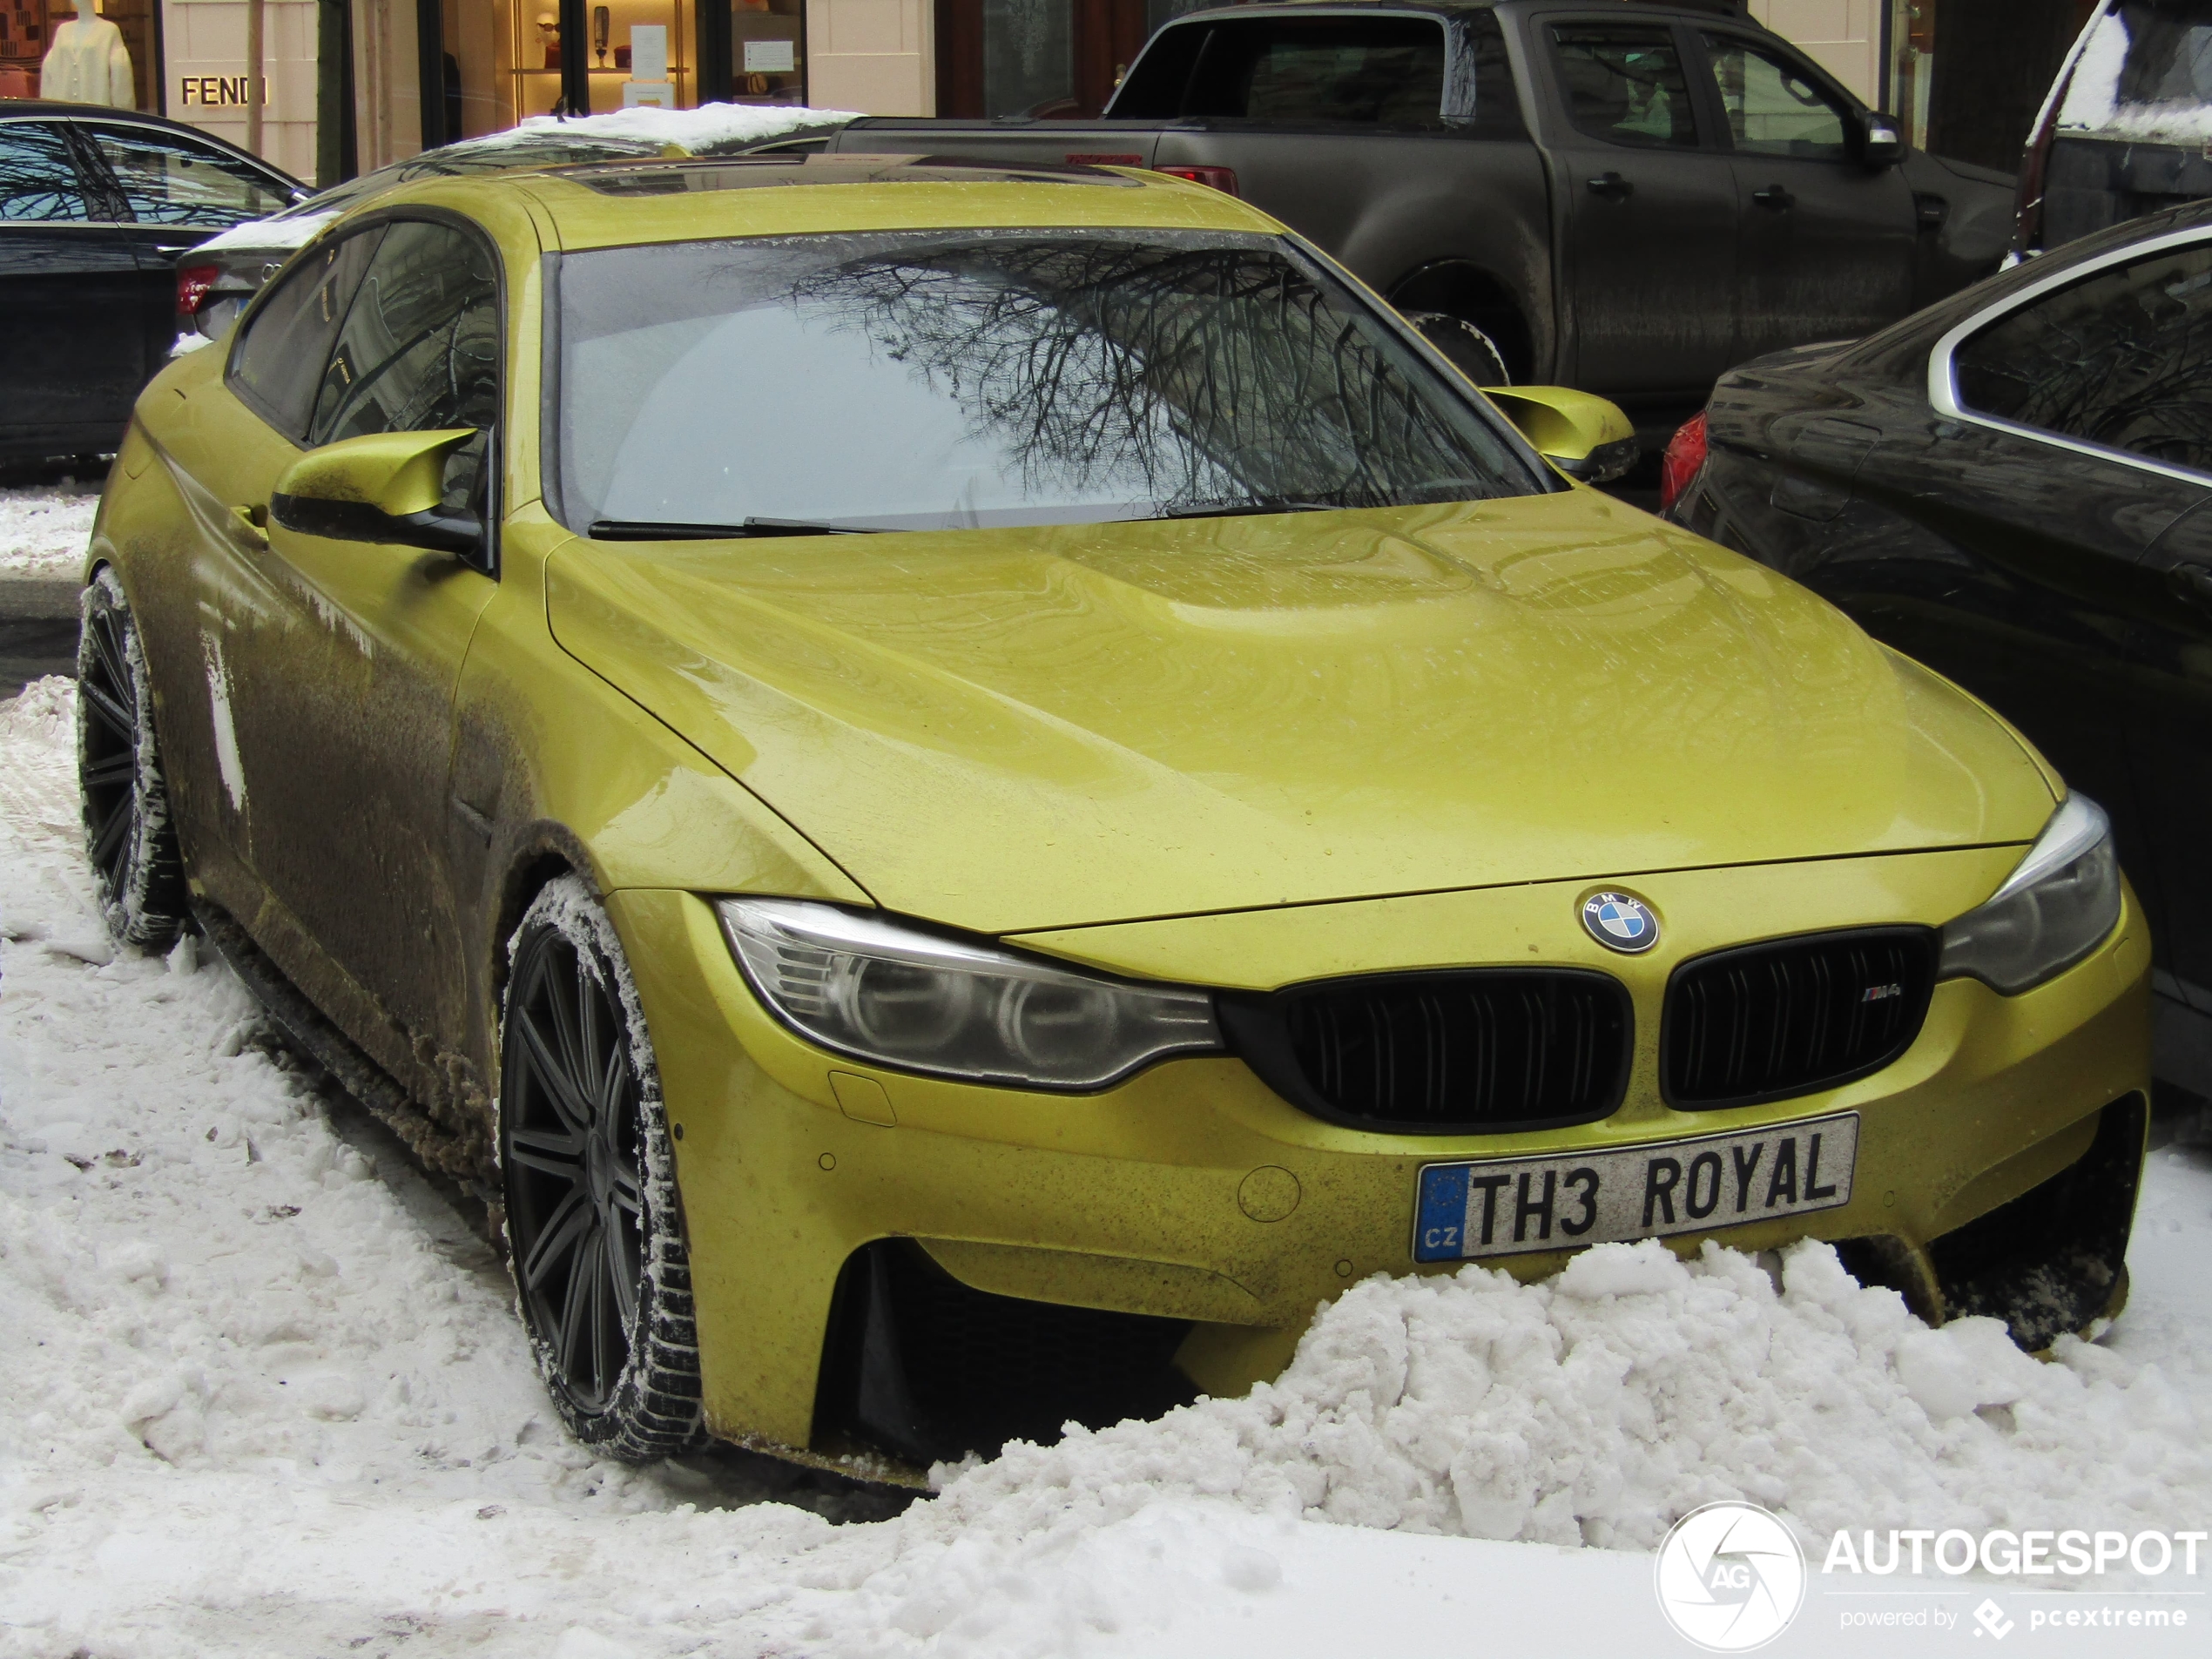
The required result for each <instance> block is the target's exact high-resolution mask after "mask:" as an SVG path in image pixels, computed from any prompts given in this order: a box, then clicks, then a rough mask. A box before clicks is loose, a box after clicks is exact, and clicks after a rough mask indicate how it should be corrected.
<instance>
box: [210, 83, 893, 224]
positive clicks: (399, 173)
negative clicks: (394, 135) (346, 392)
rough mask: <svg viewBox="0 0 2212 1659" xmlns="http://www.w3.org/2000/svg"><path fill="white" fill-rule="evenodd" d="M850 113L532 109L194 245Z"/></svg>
mask: <svg viewBox="0 0 2212 1659" xmlns="http://www.w3.org/2000/svg"><path fill="white" fill-rule="evenodd" d="M854 118H855V117H854V116H853V112H852V111H848V110H816V109H809V108H806V106H804V105H791V104H780V105H759V104H705V105H700V106H699V107H698V109H696V110H661V109H654V108H651V107H650V106H643V107H640V108H637V109H634V110H613V111H609V112H608V113H606V114H604V115H590V116H584V117H582V118H578V119H576V120H567V119H563V118H559V117H556V116H550V115H534V116H531V117H529V118H527V119H526V120H524V121H523V123H522V124H521V125H519V126H513V127H509V128H508V129H507V130H506V131H505V132H488V133H486V134H485V135H484V136H483V137H482V138H463V139H462V140H461V141H460V142H458V143H456V144H449V145H443V146H442V147H440V148H438V149H435V150H426V151H424V152H421V154H419V155H415V156H409V157H408V158H406V159H405V160H402V161H396V162H394V163H393V164H392V165H389V166H387V167H379V168H377V169H376V170H375V171H374V172H367V173H363V174H361V177H359V178H358V179H347V181H346V182H345V183H343V184H339V185H332V186H331V187H330V188H329V189H327V190H325V191H320V192H317V193H316V194H314V195H313V196H310V197H309V198H308V199H307V200H306V201H304V202H300V203H299V204H298V205H297V206H292V207H288V208H287V209H285V211H284V212H280V213H273V214H271V215H270V216H269V217H268V218H266V219H248V220H247V221H246V223H244V224H242V225H234V226H232V227H231V228H230V229H229V230H226V231H225V232H223V233H221V234H220V235H219V236H213V237H210V238H209V239H207V240H206V241H205V242H203V243H201V244H200V246H199V252H201V253H221V252H222V251H224V250H225V249H226V248H257V249H270V250H274V249H280V248H281V249H285V250H287V251H288V250H290V249H293V248H300V247H305V246H307V244H308V243H309V242H311V241H313V240H314V239H315V236H316V234H317V233H319V232H320V230H321V229H322V227H323V226H326V225H327V224H329V223H330V221H331V220H332V219H335V218H337V217H338V215H339V214H340V213H341V212H344V211H345V210H346V209H347V208H348V207H350V206H353V205H354V203H355V202H356V201H360V200H362V199H365V198H367V197H369V196H372V195H374V194H375V193H376V192H378V191H380V190H383V189H386V188H388V187H389V186H391V185H401V184H407V183H409V182H411V181H413V180H414V179H418V178H427V177H435V176H438V175H443V174H455V173H469V172H493V171H495V170H496V169H498V168H501V167H507V166H530V165H562V164H563V163H569V162H579V161H611V160H616V159H618V158H621V157H624V156H634V155H652V154H655V153H657V152H660V151H663V150H665V149H667V148H669V147H671V146H674V147H677V148H680V149H682V150H684V151H685V152H688V153H690V154H692V155H702V154H708V153H711V152H718V151H719V152H728V151H730V150H733V149H736V148H738V147H740V146H742V145H751V144H765V143H767V142H768V141H770V140H772V139H774V138H783V137H785V136H786V135H787V134H790V133H794V132H806V131H810V130H814V129H819V128H826V127H831V126H835V125H839V124H840V123H842V122H846V121H850V120H853V119H854Z"/></svg>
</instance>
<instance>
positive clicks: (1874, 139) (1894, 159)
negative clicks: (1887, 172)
mask: <svg viewBox="0 0 2212 1659" xmlns="http://www.w3.org/2000/svg"><path fill="white" fill-rule="evenodd" d="M1858 158H1859V159H1860V160H1861V161H1863V162H1865V164H1866V165H1868V166H1870V167H1894V166H1895V165H1897V164H1898V162H1900V161H1902V160H1904V159H1905V140H1904V139H1903V138H1899V137H1898V131H1897V129H1896V128H1895V127H1893V126H1892V125H1890V124H1889V120H1888V118H1886V117H1885V116H1879V115H1870V116H1868V117H1867V118H1866V132H1865V136H1864V137H1863V138H1861V139H1860V140H1859V145H1858Z"/></svg>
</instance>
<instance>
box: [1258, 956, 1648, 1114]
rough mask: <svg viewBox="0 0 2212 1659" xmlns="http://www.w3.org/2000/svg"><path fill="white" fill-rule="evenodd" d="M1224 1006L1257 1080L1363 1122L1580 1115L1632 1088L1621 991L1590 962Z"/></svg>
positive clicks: (1290, 1097)
mask: <svg viewBox="0 0 2212 1659" xmlns="http://www.w3.org/2000/svg"><path fill="white" fill-rule="evenodd" d="M1219 1001H1220V1008H1221V1021H1222V1027H1223V1029H1224V1032H1225V1033H1226V1034H1227V1035H1228V1036H1229V1039H1230V1042H1231V1045H1232V1046H1233V1047H1234V1048H1235V1049H1236V1051H1237V1053H1238V1055H1239V1056H1240V1057H1242V1059H1243V1060H1244V1062H1245V1063H1246V1064H1247V1065H1249V1066H1250V1067H1251V1069H1253V1070H1254V1071H1256V1072H1258V1074H1259V1076H1260V1078H1261V1079H1262V1081H1264V1082H1266V1083H1267V1085H1268V1086H1269V1087H1270V1088H1271V1089H1274V1090H1275V1092H1276V1093H1278V1094H1279V1095H1281V1096H1283V1097H1284V1098H1285V1100H1287V1101H1289V1102H1290V1103H1291V1104H1292V1105H1294V1106H1298V1107H1301V1108H1303V1109H1305V1110H1307V1111H1309V1112H1312V1113H1313V1114H1314V1115H1315V1116H1318V1117H1324V1118H1327V1119H1329V1120H1330V1121H1331V1122H1332V1123H1348V1124H1352V1125H1354V1126H1356V1127H1358V1128H1360V1129H1372V1130H1387V1131H1390V1132H1393V1133H1396V1134H1404V1135H1442V1134H1452V1133H1461V1132H1467V1131H1475V1132H1500V1131H1503V1130H1518V1129H1530V1128H1536V1127H1540V1126H1546V1125H1551V1124H1558V1123H1588V1122H1590V1121H1591V1120H1592V1119H1595V1118H1600V1117H1603V1116H1607V1115H1608V1114H1609V1113H1611V1112H1612V1111H1613V1110H1614V1109H1615V1107H1617V1106H1619V1105H1620V1103H1621V1096H1622V1093H1623V1092H1624V1091H1625V1090H1626V1089H1627V1087H1628V1080H1629V1047H1630V1043H1629V1033H1630V1031H1631V1029H1632V1028H1633V1022H1632V1020H1631V1017H1630V1015H1629V996H1628V992H1627V990H1626V989H1625V988H1623V987H1622V984H1621V982H1620V981H1618V980H1615V979H1614V978H1613V977H1611V976H1610V975H1609V974H1598V973H1592V972H1590V971H1588V970H1587V969H1580V968H1527V969H1524V968H1460V969H1453V970H1448V971H1442V972H1438V973H1430V974H1386V975H1381V976H1378V977H1375V978H1371V979H1357V980H1327V981H1320V982H1318V983H1316V984H1312V985H1296V986H1291V987H1290V988H1287V989H1285V990H1280V991H1275V992H1271V993H1269V994H1267V995H1223V996H1222V997H1221V998H1220V999H1219Z"/></svg>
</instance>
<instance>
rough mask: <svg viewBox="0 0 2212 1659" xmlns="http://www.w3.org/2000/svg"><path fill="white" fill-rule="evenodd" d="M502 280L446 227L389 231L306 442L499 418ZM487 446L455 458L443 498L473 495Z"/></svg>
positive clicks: (483, 427)
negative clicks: (500, 285)
mask: <svg viewBox="0 0 2212 1659" xmlns="http://www.w3.org/2000/svg"><path fill="white" fill-rule="evenodd" d="M499 347H500V339H499V275H498V267H497V265H496V260H495V256H494V255H493V253H491V251H490V250H489V248H487V247H485V246H483V245H482V243H481V242H479V241H478V240H477V239H475V237H473V236H470V235H468V234H467V233H464V232H462V231H458V230H455V229H454V228H453V227H452V226H448V225H433V224H427V223H420V222H413V221H405V220H403V221H401V222H400V223H398V224H395V225H394V226H391V228H390V229H389V230H388V231H387V232H386V233H385V236H384V239H383V242H382V243H381V246H379V247H378V248H377V250H376V257H375V258H374V260H371V261H370V262H369V266H368V273H367V274H366V275H364V276H363V277H362V279H361V288H360V291H359V292H358V293H356V294H355V295H354V303H353V307H352V309H351V310H350V311H348V312H347V316H346V325H345V327H343V328H342V329H341V330H340V331H339V335H338V347H337V349H336V350H335V351H334V352H333V353H331V354H330V366H329V368H327V370H326V371H325V373H324V374H323V379H322V387H321V390H320V393H319V394H318V395H317V396H316V399H315V414H314V421H313V423H312V424H311V425H310V426H309V428H308V430H307V442H308V443H309V445H310V446H314V445H320V444H325V443H336V442H341V440H343V439H346V438H358V437H362V436H365V435H368V434H369V433H372V432H435V431H439V430H441V429H442V428H448V427H475V428H477V429H478V431H479V432H480V433H489V430H490V428H492V426H493V425H494V424H495V423H496V421H498V419H499ZM484 453H485V440H484V439H483V438H482V437H479V438H478V439H477V440H476V441H475V442H472V443H469V444H468V445H466V446H464V447H463V448H462V449H461V450H459V451H457V452H455V455H454V456H453V457H452V459H451V460H450V461H449V462H448V466H447V471H446V502H447V504H448V506H456V507H457V506H461V505H463V504H465V503H466V502H469V501H470V500H471V499H472V498H473V497H474V496H475V489H476V482H477V479H476V475H477V472H478V469H480V467H481V465H482V460H483V456H484Z"/></svg>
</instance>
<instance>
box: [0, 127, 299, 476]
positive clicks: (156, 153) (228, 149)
mask: <svg viewBox="0 0 2212 1659" xmlns="http://www.w3.org/2000/svg"><path fill="white" fill-rule="evenodd" d="M306 194H307V187H306V186H305V185H302V184H300V182H299V180H297V179H293V178H290V177H288V176H287V175H286V174H284V173H282V172H279V171H278V170H277V169H276V168H274V167H272V166H270V165H268V164H267V163H266V162H264V161H260V160H257V159H256V158H253V156H250V155H248V154H247V153H246V152H245V151H243V150H239V149H234V148H233V147H232V146H231V145H226V144H225V143H223V142H222V141H221V140H220V139H219V138H209V137H208V136H207V135H206V133H204V132H197V131H195V130H194V129H192V128H191V127H188V126H185V125H181V124H180V123H178V122H174V121H165V120H163V119H161V118H159V117H158V116H152V115H134V114H132V112H130V111H127V110H110V109H103V108H96V107H93V106H91V105H83V104H47V103H36V102H10V103H8V104H5V105H0V457H21V456H43V455H96V454H102V453H105V452H107V451H110V450H112V449H113V448H115V446H116V444H117V443H118V442H119V441H120V440H121V439H122V436H123V428H124V426H125V423H126V422H127V421H129V420H130V418H131V405H132V401H133V400H134V399H136V398H137V396H138V390H139V388H141V387H143V386H144V385H145V383H146V381H149V380H150V379H152V376H153V374H154V373H155V371H156V370H158V368H160V367H161V366H162V364H163V363H164V362H165V361H167V359H168V354H169V348H170V344H171V341H172V340H173V339H174V337H175V334H176V313H177V273H176V261H177V255H178V254H179V253H183V252H185V250H186V249H188V248H191V247H194V246H198V245H199V243H201V242H203V241H205V240H206V239H207V238H209V237H210V236H212V235H213V234H214V233H216V232H218V231H220V230H225V229H227V228H228V227H229V226H233V225H237V224H239V223H242V222H243V221H245V220H246V219H260V218H262V217H264V216H266V215H267V214H269V213H273V212H277V211H279V210H280V209H281V208H283V207H285V206H288V205H290V204H291V203H293V202H294V201H297V200H300V199H301V198H303V197H304V196H306Z"/></svg>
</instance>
